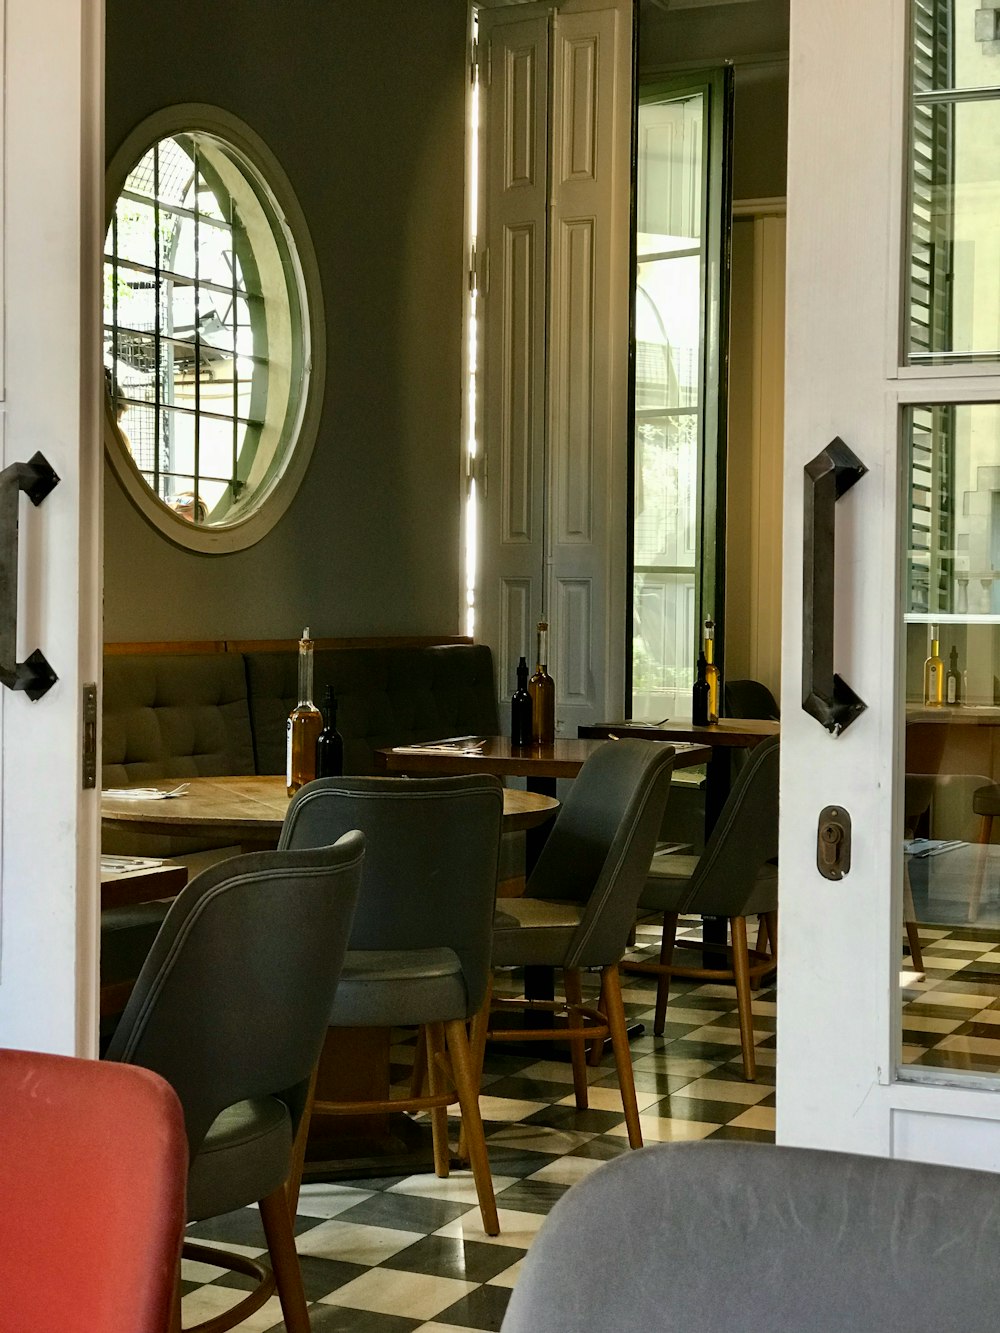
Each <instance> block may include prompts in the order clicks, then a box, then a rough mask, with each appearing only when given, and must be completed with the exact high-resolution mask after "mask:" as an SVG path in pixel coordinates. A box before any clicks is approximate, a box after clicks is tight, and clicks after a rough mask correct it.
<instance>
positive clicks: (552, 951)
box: [493, 898, 584, 967]
mask: <svg viewBox="0 0 1000 1333" xmlns="http://www.w3.org/2000/svg"><path fill="white" fill-rule="evenodd" d="M583 911H584V909H583V906H582V905H581V904H580V903H577V902H570V901H568V900H560V899H549V898H505V899H504V900H503V910H502V911H499V912H497V913H496V915H495V916H494V918H493V966H494V967H529V966H532V965H540V966H543V967H544V966H547V967H560V966H562V962H563V959H564V958H565V957H566V952H567V950H568V949H569V947H570V944H571V943H572V941H573V939H574V938H575V936H576V931H577V927H578V926H579V924H580V922H581V921H582V920H583Z"/></svg>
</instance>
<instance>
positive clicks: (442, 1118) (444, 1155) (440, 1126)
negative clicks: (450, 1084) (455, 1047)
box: [424, 1023, 451, 1179]
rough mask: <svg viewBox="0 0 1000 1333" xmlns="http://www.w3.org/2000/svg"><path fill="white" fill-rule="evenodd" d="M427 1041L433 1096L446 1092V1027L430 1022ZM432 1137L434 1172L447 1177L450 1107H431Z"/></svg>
mask: <svg viewBox="0 0 1000 1333" xmlns="http://www.w3.org/2000/svg"><path fill="white" fill-rule="evenodd" d="M424 1034H425V1040H426V1042H427V1083H428V1086H429V1088H430V1093H431V1096H432V1097H436V1096H437V1094H438V1093H439V1092H444V1090H445V1087H444V1073H443V1071H442V1069H441V1064H440V1059H441V1057H442V1056H443V1054H444V1027H443V1025H442V1024H441V1023H428V1024H426V1025H425V1027H424ZM431 1137H432V1139H433V1141H434V1174H435V1175H436V1176H440V1177H441V1178H442V1179H445V1178H446V1177H447V1175H448V1170H449V1166H450V1160H451V1154H450V1151H449V1148H448V1108H447V1107H445V1106H432V1107H431Z"/></svg>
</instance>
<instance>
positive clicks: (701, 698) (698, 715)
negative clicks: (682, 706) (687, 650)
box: [691, 653, 709, 727]
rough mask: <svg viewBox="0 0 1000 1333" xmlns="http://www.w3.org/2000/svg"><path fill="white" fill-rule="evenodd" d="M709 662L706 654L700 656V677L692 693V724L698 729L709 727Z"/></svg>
mask: <svg viewBox="0 0 1000 1333" xmlns="http://www.w3.org/2000/svg"><path fill="white" fill-rule="evenodd" d="M707 668H708V662H707V661H706V660H705V654H704V653H699V654H698V675H697V676H696V678H695V682H694V688H693V689H692V691H691V722H692V723H693V725H694V726H696V727H707V726H708V689H709V686H708V674H707Z"/></svg>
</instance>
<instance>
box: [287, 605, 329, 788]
mask: <svg viewBox="0 0 1000 1333" xmlns="http://www.w3.org/2000/svg"><path fill="white" fill-rule="evenodd" d="M312 692H313V641H312V639H310V637H309V626H308V625H307V626H306V627H305V629H304V630H303V631H302V638H301V639H299V701H298V703H297V704H296V705H295V707H294V708H293V709H292V711H291V713H290V714H289V717H288V723H287V726H286V729H285V737H286V743H285V776H286V780H287V784H288V794H289V796H292V795H294V793H295V792H297V791H298V789H299V788H300V787H301V786H302V785H303V784H304V783H306V782H312V780H313V778H314V777H315V776H316V738H317V737H318V736H319V733H320V729H321V728H322V726H323V714H322V713H321V712H320V711H319V709H318V708H317V707H316V705H315V704H314V703H313V700H312Z"/></svg>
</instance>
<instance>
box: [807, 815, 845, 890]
mask: <svg viewBox="0 0 1000 1333" xmlns="http://www.w3.org/2000/svg"><path fill="white" fill-rule="evenodd" d="M850 868H851V816H850V815H849V814H848V813H847V811H846V810H845V809H844V807H843V806H841V805H827V806H825V807H824V808H823V809H822V810H821V811H820V813H819V829H818V832H817V836H816V869H817V870H818V871H819V873H820V874H821V875H822V876H823V877H824V878H825V879H843V878H844V876H845V875H846V874H847V873H848V871H849V870H850Z"/></svg>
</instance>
